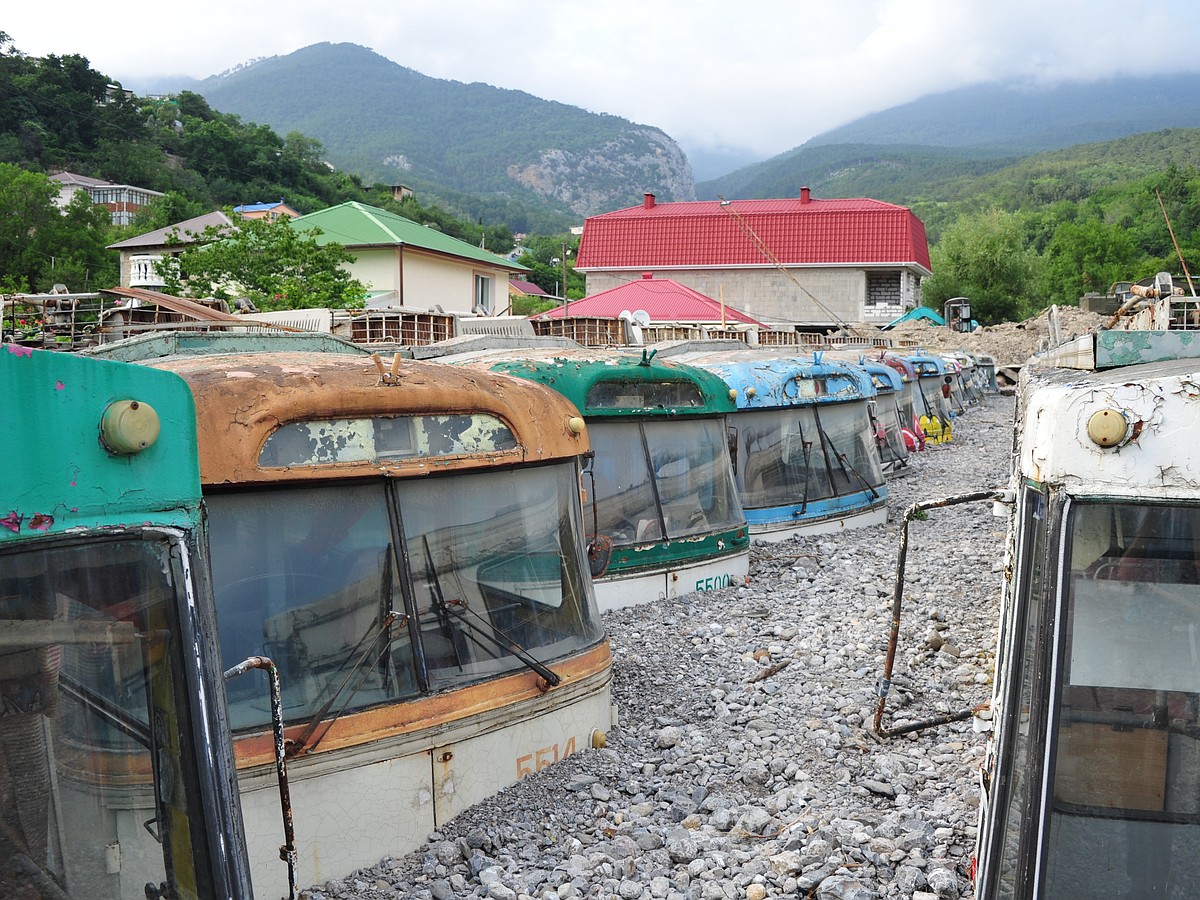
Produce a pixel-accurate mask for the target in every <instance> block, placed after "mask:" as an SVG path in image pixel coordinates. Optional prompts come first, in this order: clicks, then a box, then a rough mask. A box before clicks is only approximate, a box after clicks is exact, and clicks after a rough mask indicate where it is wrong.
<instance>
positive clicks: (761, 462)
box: [734, 403, 883, 509]
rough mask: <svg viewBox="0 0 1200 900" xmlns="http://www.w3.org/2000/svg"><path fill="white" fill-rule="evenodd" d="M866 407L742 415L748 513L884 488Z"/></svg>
mask: <svg viewBox="0 0 1200 900" xmlns="http://www.w3.org/2000/svg"><path fill="white" fill-rule="evenodd" d="M865 416H866V407H865V405H864V404H862V403H853V404H845V405H832V406H829V407H823V408H820V409H817V408H814V407H786V408H776V409H763V410H746V411H743V412H739V413H738V414H737V417H736V419H735V420H734V421H736V422H737V433H738V442H739V449H738V472H737V475H738V481H739V487H740V488H741V494H742V504H743V506H744V507H745V508H746V509H767V508H773V507H777V506H781V505H784V504H804V503H806V502H811V501H816V500H827V499H829V498H830V497H833V496H835V495H839V496H840V495H843V494H848V493H857V492H859V491H866V490H870V489H872V488H875V487H878V486H879V485H881V484H883V470H882V469H881V467H880V462H879V456H878V454H877V453H876V451H875V449H874V448H873V447H872V446H871V445H870V443H869V440H870V431H869V430H868V429H866V428H864V427H863V420H864V418H865Z"/></svg>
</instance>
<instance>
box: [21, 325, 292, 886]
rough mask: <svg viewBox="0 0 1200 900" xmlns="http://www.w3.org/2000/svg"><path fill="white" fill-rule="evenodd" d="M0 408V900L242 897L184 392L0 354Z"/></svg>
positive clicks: (26, 352)
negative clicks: (0, 476) (0, 480)
mask: <svg viewBox="0 0 1200 900" xmlns="http://www.w3.org/2000/svg"><path fill="white" fill-rule="evenodd" d="M0 394H2V395H3V397H4V404H5V422H4V426H5V440H4V441H3V443H2V444H0V468H3V471H4V487H3V491H2V492H0V493H2V499H0V505H2V507H3V510H2V515H3V518H0V526H3V527H0V896H3V897H12V898H18V897H19V898H47V900H51V898H53V900H61V898H63V897H75V898H87V900H118V898H130V897H172V898H195V900H208V898H214V897H226V898H239V900H240V898H244V897H248V896H250V877H249V868H248V863H247V859H246V847H245V843H244V840H243V837H242V834H243V831H242V819H241V816H240V814H239V811H238V806H237V789H236V785H235V782H234V768H233V766H234V764H233V756H232V751H231V747H230V743H229V728H228V722H227V720H226V715H225V703H224V696H223V693H222V688H221V668H220V666H219V657H218V654H217V645H216V641H215V638H214V637H213V635H214V634H215V629H214V627H213V610H212V602H211V595H210V593H209V586H208V579H207V577H206V573H205V568H206V559H205V548H204V542H203V539H202V537H203V519H202V514H201V505H200V479H199V474H198V470H197V462H196V421H195V415H194V413H193V409H192V399H191V395H190V393H189V392H188V389H187V386H186V385H185V384H184V383H183V382H182V381H180V379H179V378H177V377H176V376H174V375H171V374H169V373H166V372H155V371H151V370H148V369H145V368H142V367H140V366H132V365H126V364H123V363H116V362H106V361H101V360H91V359H84V358H81V357H78V356H74V355H71V354H63V353H53V352H50V351H42V350H30V349H26V348H22V347H17V346H14V345H12V344H4V345H2V346H0ZM253 693H254V696H255V698H256V700H257V699H259V698H261V699H263V700H264V701H265V699H266V692H265V691H264V690H263V688H262V685H261V683H260V684H258V685H257V686H255V689H254V691H253ZM273 797H274V795H273ZM274 801H275V802H274V804H273V806H272V812H273V815H271V816H264V817H263V819H262V821H261V822H260V823H259V827H261V828H262V829H263V831H264V838H266V837H269V838H270V839H271V840H272V841H273V850H274V858H273V860H272V861H271V862H270V863H269V865H270V866H271V868H272V869H273V870H274V871H275V872H277V873H278V874H279V876H280V877H281V878H282V877H283V876H284V875H285V874H286V870H285V867H284V865H283V863H281V862H280V859H279V844H280V841H279V836H280V834H281V833H282V828H281V822H280V807H279V802H278V798H277V797H274ZM262 896H267V895H264V894H260V897H262ZM275 896H279V894H276V895H275Z"/></svg>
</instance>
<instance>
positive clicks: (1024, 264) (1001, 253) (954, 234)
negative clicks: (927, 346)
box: [921, 209, 1043, 324]
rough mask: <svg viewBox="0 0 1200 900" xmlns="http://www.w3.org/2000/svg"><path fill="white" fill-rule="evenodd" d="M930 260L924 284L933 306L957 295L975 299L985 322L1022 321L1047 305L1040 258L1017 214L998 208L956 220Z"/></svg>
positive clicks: (977, 315) (975, 309) (976, 311)
mask: <svg viewBox="0 0 1200 900" xmlns="http://www.w3.org/2000/svg"><path fill="white" fill-rule="evenodd" d="M930 258H931V267H932V269H933V276H932V277H930V278H928V279H926V280H925V283H924V284H923V285H922V288H921V291H922V294H923V295H924V300H925V303H926V305H927V306H932V307H934V308H935V309H939V308H940V307H941V305H942V303H943V302H945V301H946V300H949V299H950V298H952V297H969V298H970V300H971V310H972V312H973V314H974V316H975V318H976V319H978V320H979V321H980V322H982V323H984V324H992V323H995V322H1004V321H1010V320H1013V319H1019V318H1022V317H1023V316H1025V315H1028V314H1030V313H1031V312H1034V311H1036V310H1037V309H1041V308H1042V306H1043V304H1042V303H1041V299H1040V297H1037V296H1036V295H1034V293H1033V291H1034V288H1035V286H1036V284H1037V280H1036V278H1035V277H1034V276H1035V273H1036V271H1037V265H1038V261H1039V260H1038V257H1037V256H1036V255H1035V254H1034V253H1033V252H1031V251H1030V250H1029V249H1028V247H1027V245H1026V232H1025V227H1024V224H1023V221H1022V219H1021V217H1020V216H1018V215H1016V214H1015V213H1008V212H1003V211H1001V210H998V209H992V210H989V211H988V212H984V213H976V214H973V215H969V216H964V217H962V218H960V219H958V220H956V221H955V222H954V223H953V224H952V225H950V226H949V227H948V228H947V229H946V231H945V233H944V234H943V235H942V239H941V240H940V241H939V242H938V243H937V245H936V246H935V247H933V248H932V250H931V251H930Z"/></svg>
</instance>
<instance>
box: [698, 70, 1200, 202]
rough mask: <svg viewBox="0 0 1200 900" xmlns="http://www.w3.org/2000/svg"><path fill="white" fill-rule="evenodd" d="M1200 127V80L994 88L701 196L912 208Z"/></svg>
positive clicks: (932, 99)
mask: <svg viewBox="0 0 1200 900" xmlns="http://www.w3.org/2000/svg"><path fill="white" fill-rule="evenodd" d="M1198 127H1200V75H1196V74H1182V75H1164V76H1158V77H1152V78H1122V79H1111V80H1105V81H1099V82H1091V83H1088V84H1063V85H1059V86H1056V87H1048V88H1036V87H1031V86H1028V85H1021V84H1012V83H1010V84H986V85H977V86H975V87H969V88H960V89H958V90H954V91H947V92H945V93H941V94H933V95H930V96H927V97H923V98H921V99H919V100H915V101H913V102H912V103H906V104H904V105H902V106H897V107H893V108H891V109H887V110H883V111H882V112H878V113H872V114H871V115H868V116H863V117H862V118H860V119H856V120H855V121H853V122H850V123H849V124H847V125H844V126H842V127H840V128H835V129H833V130H831V131H827V132H825V133H824V134H820V135H818V136H817V137H814V138H812V139H811V140H809V141H807V142H806V143H804V144H802V145H801V146H799V147H797V148H795V149H793V150H789V151H788V152H786V153H782V154H780V155H779V156H775V157H772V158H771V159H768V160H765V161H763V162H760V163H756V164H754V165H752V166H747V167H745V168H742V169H739V170H737V171H735V172H732V173H730V174H728V175H725V176H722V177H721V178H715V179H712V180H709V181H704V182H701V183H700V184H697V186H696V194H697V196H698V197H700V198H703V199H715V198H716V197H718V196H725V197H729V198H734V197H737V198H744V199H755V198H763V197H778V196H795V195H796V192H797V191H798V190H799V188H800V187H801V186H803V185H807V186H809V187H811V188H813V190H814V192H816V193H817V194H818V195H823V196H826V197H835V196H842V197H844V196H871V197H876V198H877V199H881V200H883V199H887V200H891V201H892V202H905V200H906V199H911V197H913V196H919V195H921V194H923V193H925V192H924V191H923V190H922V189H921V185H922V184H925V185H927V184H928V183H929V182H930V181H931V180H933V179H940V178H944V177H953V176H956V175H958V176H968V175H981V174H986V173H988V172H994V171H997V170H999V169H1002V168H1004V167H1005V166H1007V165H1009V164H1011V163H1012V162H1013V161H1015V160H1017V159H1020V158H1024V157H1028V156H1031V155H1033V154H1036V153H1042V152H1046V151H1051V150H1058V149H1062V148H1065V147H1072V146H1075V145H1079V144H1092V143H1099V142H1103V141H1110V140H1114V139H1117V138H1122V137H1127V136H1130V135H1134V134H1143V133H1147V132H1154V131H1161V130H1164V129H1172V128H1198Z"/></svg>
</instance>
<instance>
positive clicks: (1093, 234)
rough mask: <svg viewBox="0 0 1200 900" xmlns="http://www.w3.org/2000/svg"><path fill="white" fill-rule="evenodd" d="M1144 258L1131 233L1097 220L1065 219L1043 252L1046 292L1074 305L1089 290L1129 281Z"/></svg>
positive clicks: (1049, 298)
mask: <svg viewBox="0 0 1200 900" xmlns="http://www.w3.org/2000/svg"><path fill="white" fill-rule="evenodd" d="M1141 257H1142V254H1141V252H1140V251H1139V250H1138V248H1137V246H1136V245H1135V244H1134V241H1133V238H1132V237H1130V236H1129V232H1128V231H1126V230H1125V229H1123V228H1118V227H1117V226H1115V225H1106V224H1105V223H1104V222H1101V221H1098V220H1096V219H1089V220H1087V221H1083V222H1064V223H1062V224H1061V225H1059V226H1058V228H1056V229H1055V230H1054V237H1052V238H1051V239H1050V243H1049V244H1048V245H1047V246H1046V252H1045V253H1044V254H1042V273H1041V274H1042V285H1043V288H1042V290H1043V295H1044V296H1045V298H1046V300H1047V301H1048V302H1049V303H1059V304H1064V305H1070V306H1074V305H1075V304H1077V303H1078V302H1079V298H1080V297H1081V296H1082V295H1083V294H1085V293H1087V292H1088V291H1098V292H1100V293H1104V292H1106V291H1107V290H1108V288H1109V286H1110V285H1112V283H1113V282H1115V281H1123V280H1128V279H1129V278H1131V277H1132V275H1133V273H1134V272H1135V270H1136V268H1137V265H1138V263H1139V262H1140V260H1141Z"/></svg>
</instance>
